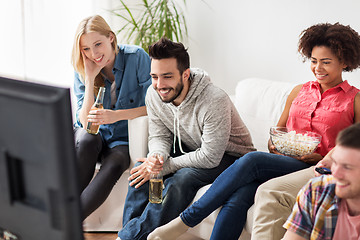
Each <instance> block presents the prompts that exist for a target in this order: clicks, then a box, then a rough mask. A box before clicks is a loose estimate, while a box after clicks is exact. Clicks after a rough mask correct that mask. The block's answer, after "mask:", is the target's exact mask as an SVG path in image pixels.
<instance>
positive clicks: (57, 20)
mask: <svg viewBox="0 0 360 240" xmlns="http://www.w3.org/2000/svg"><path fill="white" fill-rule="evenodd" d="M140 1H141V0H126V1H125V2H128V3H130V4H131V5H133V4H134V3H137V2H140ZM177 1H178V2H179V3H182V1H183V0H177ZM204 2H206V4H205V3H204ZM119 5H120V3H119V1H118V0H62V1H55V0H1V7H0V27H1V30H2V34H1V38H0V49H1V54H0V56H1V57H0V75H10V76H18V77H21V78H25V79H29V80H38V81H42V82H43V81H46V82H49V83H51V84H55V85H62V86H69V87H71V86H72V83H73V69H72V66H71V64H70V54H71V47H72V41H73V37H74V34H75V29H76V27H77V25H78V23H79V21H80V20H81V19H83V18H85V17H87V16H89V15H93V14H101V15H103V16H104V17H105V19H106V20H107V21H108V22H109V24H110V25H111V26H112V28H113V29H114V30H116V29H118V27H119V25H121V19H119V18H117V17H114V16H112V15H111V14H110V13H109V12H108V11H107V10H110V9H112V8H114V7H116V6H119ZM359 9H360V1H358V0H343V1H338V0H316V1H311V0H291V1H289V0H274V1H269V0H251V1H245V0H238V1H234V0H222V1H219V0H187V7H186V15H187V21H188V30H189V37H190V39H189V41H188V42H185V45H186V46H187V47H188V48H189V52H190V55H191V65H192V66H193V67H201V68H203V69H205V70H206V71H207V72H209V74H210V75H211V77H212V79H213V82H214V83H215V84H216V85H218V86H220V87H222V88H223V89H225V90H226V91H227V92H228V93H229V94H234V89H235V85H236V83H237V81H238V80H240V79H243V78H247V77H262V78H268V79H271V80H278V81H290V82H299V83H301V82H304V81H308V80H311V79H313V77H312V74H311V72H310V71H309V63H308V62H306V63H303V62H302V60H301V58H300V55H299V54H298V53H297V41H298V36H299V34H300V32H301V31H302V30H303V29H305V28H307V27H309V26H310V25H312V24H315V23H320V22H331V23H334V22H337V21H339V22H340V23H342V24H349V25H351V26H352V27H353V28H354V29H355V30H357V31H358V32H360V21H359V18H358V12H359ZM22 11H23V12H24V14H23V15H22ZM23 26H24V27H25V28H23ZM344 76H345V78H346V79H350V80H351V81H352V82H355V84H357V86H360V71H356V72H353V73H349V74H345V75H344Z"/></svg>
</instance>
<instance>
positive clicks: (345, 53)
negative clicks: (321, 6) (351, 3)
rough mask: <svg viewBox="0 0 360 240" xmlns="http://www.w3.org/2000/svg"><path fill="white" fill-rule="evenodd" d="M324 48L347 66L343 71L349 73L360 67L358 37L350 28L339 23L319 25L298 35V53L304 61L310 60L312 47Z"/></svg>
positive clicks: (359, 40)
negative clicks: (328, 49) (329, 50)
mask: <svg viewBox="0 0 360 240" xmlns="http://www.w3.org/2000/svg"><path fill="white" fill-rule="evenodd" d="M316 46H325V47H328V48H330V49H331V51H332V53H333V54H334V55H335V56H336V57H337V58H338V59H339V60H340V62H342V63H344V64H346V65H347V67H346V68H345V69H344V71H348V72H351V71H352V70H354V69H356V68H358V67H359V66H360V36H359V34H358V33H357V32H356V31H355V30H354V29H352V28H351V27H350V26H345V25H342V24H340V23H335V24H330V23H320V24H316V25H313V26H311V27H309V28H307V29H305V30H304V31H302V32H301V34H300V40H299V46H298V51H299V52H300V53H301V54H302V55H303V56H304V60H305V59H310V58H311V53H312V50H313V48H314V47H316Z"/></svg>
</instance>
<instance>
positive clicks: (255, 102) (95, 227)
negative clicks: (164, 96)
mask: <svg viewBox="0 0 360 240" xmlns="http://www.w3.org/2000/svg"><path fill="white" fill-rule="evenodd" d="M294 86H295V84H291V83H288V82H275V81H270V80H266V79H258V78H248V79H244V80H241V81H239V82H238V84H237V86H236V93H235V96H231V98H232V100H233V102H234V104H235V106H236V108H237V110H238V112H239V114H240V116H241V118H242V119H243V121H244V123H245V124H246V126H247V127H248V129H249V130H250V133H251V136H252V139H253V143H254V145H255V147H256V148H257V149H258V150H259V151H267V142H268V139H269V133H268V132H269V129H270V127H271V126H274V125H276V123H277V121H278V119H279V117H280V114H281V112H282V109H283V108H284V105H285V101H286V99H287V96H288V94H289V93H290V91H291V90H292V88H293V87H294ZM147 129H148V128H147V117H140V118H137V119H133V120H130V121H129V146H130V157H131V161H132V164H134V163H135V161H136V158H138V157H144V156H146V153H147ZM128 176H129V172H128V171H127V172H125V173H124V174H123V176H122V177H121V178H120V180H119V182H118V183H117V184H116V185H115V187H114V189H113V191H112V193H111V194H110V196H109V198H108V199H107V200H106V202H105V203H104V204H103V205H102V206H101V207H100V208H99V209H98V210H96V211H95V212H94V213H93V214H92V215H90V216H89V217H88V218H87V219H86V221H85V222H84V230H85V231H117V230H119V229H120V228H121V221H122V209H123V206H124V199H125V196H126V192H127V185H128V181H127V177H128ZM209 187H210V185H207V186H205V187H203V188H201V189H200V190H199V191H198V193H197V195H196V197H195V198H194V201H195V200H196V199H198V198H199V197H200V196H201V195H202V194H203V193H204V192H205V191H206V190H207V189H208V188H209ZM219 210H220V209H217V210H216V211H214V212H213V213H212V214H211V215H210V216H209V217H207V218H206V219H204V221H202V222H201V224H199V225H198V226H196V227H194V228H192V229H190V230H189V231H188V232H189V233H190V234H189V235H188V236H189V237H187V238H182V239H195V238H196V239H199V238H200V239H209V238H210V235H211V231H212V227H213V225H214V223H215V219H216V216H217V214H218V212H219ZM247 217H248V219H247V222H246V226H245V228H244V231H243V233H242V235H241V237H240V238H239V239H241V240H247V239H250V234H251V229H252V208H250V210H249V211H248V216H247ZM194 236H195V237H194Z"/></svg>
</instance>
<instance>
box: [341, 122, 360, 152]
mask: <svg viewBox="0 0 360 240" xmlns="http://www.w3.org/2000/svg"><path fill="white" fill-rule="evenodd" d="M336 144H337V145H340V146H343V147H349V148H356V149H360V123H354V124H353V125H351V126H349V127H347V128H345V129H344V130H342V131H340V133H339V134H338V136H337V138H336Z"/></svg>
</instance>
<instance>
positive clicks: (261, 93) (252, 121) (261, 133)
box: [234, 78, 297, 152]
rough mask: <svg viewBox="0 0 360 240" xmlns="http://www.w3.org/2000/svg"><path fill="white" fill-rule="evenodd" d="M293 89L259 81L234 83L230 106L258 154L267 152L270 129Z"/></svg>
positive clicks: (256, 79)
mask: <svg viewBox="0 0 360 240" xmlns="http://www.w3.org/2000/svg"><path fill="white" fill-rule="evenodd" d="M296 85H297V84H294V83H289V82H277V81H270V80H266V79H260V78H247V79H244V80H241V81H239V82H238V84H237V86H236V90H235V99H234V103H235V106H236V109H237V110H238V112H239V114H240V116H241V118H242V120H243V121H244V123H245V125H246V126H247V127H248V129H249V131H250V134H251V137H252V140H253V143H254V145H255V147H256V148H257V149H258V150H259V151H265V152H267V151H268V150H267V144H268V140H269V130H270V127H271V126H275V125H276V124H277V122H278V120H279V118H280V115H281V113H282V111H283V109H284V106H285V102H286V99H287V97H288V95H289V93H290V92H291V90H292V89H293V88H294V87H295V86H296Z"/></svg>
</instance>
